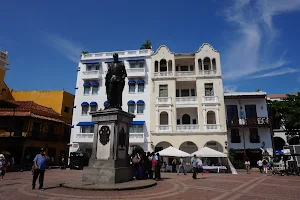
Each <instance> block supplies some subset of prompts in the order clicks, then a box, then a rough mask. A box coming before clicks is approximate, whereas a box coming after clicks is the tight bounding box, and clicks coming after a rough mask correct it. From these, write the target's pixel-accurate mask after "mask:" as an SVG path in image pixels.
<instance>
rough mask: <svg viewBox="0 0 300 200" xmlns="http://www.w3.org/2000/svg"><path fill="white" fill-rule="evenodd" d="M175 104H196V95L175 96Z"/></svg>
mask: <svg viewBox="0 0 300 200" xmlns="http://www.w3.org/2000/svg"><path fill="white" fill-rule="evenodd" d="M176 105H177V106H186V105H198V99H197V97H195V96H193V97H176Z"/></svg>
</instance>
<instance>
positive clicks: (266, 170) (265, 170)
mask: <svg viewBox="0 0 300 200" xmlns="http://www.w3.org/2000/svg"><path fill="white" fill-rule="evenodd" d="M262 163H263V167H264V172H265V173H266V174H267V173H268V164H269V161H268V160H267V159H266V158H264V159H263V161H262Z"/></svg>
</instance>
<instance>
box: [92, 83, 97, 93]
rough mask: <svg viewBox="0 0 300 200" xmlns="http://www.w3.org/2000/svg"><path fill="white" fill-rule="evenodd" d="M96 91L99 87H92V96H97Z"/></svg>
mask: <svg viewBox="0 0 300 200" xmlns="http://www.w3.org/2000/svg"><path fill="white" fill-rule="evenodd" d="M98 90H99V86H98V85H93V87H92V94H94V95H97V94H98Z"/></svg>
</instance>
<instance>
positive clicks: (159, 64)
mask: <svg viewBox="0 0 300 200" xmlns="http://www.w3.org/2000/svg"><path fill="white" fill-rule="evenodd" d="M159 72H160V61H159V62H158V73H159Z"/></svg>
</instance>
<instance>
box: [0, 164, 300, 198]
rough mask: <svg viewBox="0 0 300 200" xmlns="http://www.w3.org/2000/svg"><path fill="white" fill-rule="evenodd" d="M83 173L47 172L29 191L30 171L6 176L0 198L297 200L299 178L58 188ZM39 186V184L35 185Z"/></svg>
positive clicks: (210, 177) (208, 178)
mask: <svg viewBox="0 0 300 200" xmlns="http://www.w3.org/2000/svg"><path fill="white" fill-rule="evenodd" d="M81 173H82V171H75V170H50V171H46V174H45V183H44V184H45V188H46V190H45V191H39V190H32V189H31V180H32V176H31V175H30V172H14V173H7V174H6V176H5V179H4V180H2V181H1V180H0V199H1V200H2V199H5V200H9V199H13V200H23V199H24V200H27V199H30V200H36V199H49V200H78V199H80V200H85V199H87V200H93V199H120V200H125V199H134V200H146V199H164V200H166V199H172V200H177V199H178V200H179V199H180V200H184V199H187V200H194V199H195V200H196V199H197V200H199V199H211V200H236V199H244V200H247V199H251V200H255V199H259V200H264V199H266V200H271V199H273V200H277V199H278V200H279V199H287V200H296V199H297V200H299V199H300V177H299V176H279V175H276V176H272V175H271V174H269V175H265V174H260V173H258V172H253V173H252V174H250V175H248V174H245V173H243V172H240V173H239V174H238V175H232V174H213V173H211V174H205V175H204V178H203V179H202V178H201V176H199V179H197V180H193V179H192V178H191V174H188V175H187V176H184V175H183V174H180V175H179V176H177V175H176V174H171V173H163V174H162V177H163V178H164V180H162V181H159V182H158V184H157V186H154V187H151V188H146V189H140V190H129V191H87V190H79V189H67V188H61V187H59V183H61V182H63V181H66V180H68V181H70V180H78V179H80V178H81ZM37 185H38V184H37Z"/></svg>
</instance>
